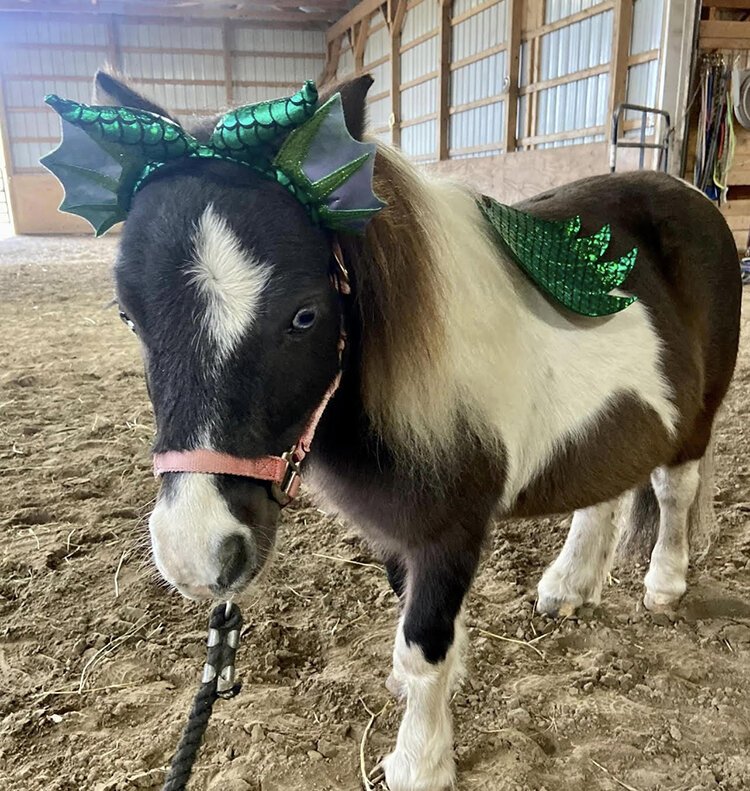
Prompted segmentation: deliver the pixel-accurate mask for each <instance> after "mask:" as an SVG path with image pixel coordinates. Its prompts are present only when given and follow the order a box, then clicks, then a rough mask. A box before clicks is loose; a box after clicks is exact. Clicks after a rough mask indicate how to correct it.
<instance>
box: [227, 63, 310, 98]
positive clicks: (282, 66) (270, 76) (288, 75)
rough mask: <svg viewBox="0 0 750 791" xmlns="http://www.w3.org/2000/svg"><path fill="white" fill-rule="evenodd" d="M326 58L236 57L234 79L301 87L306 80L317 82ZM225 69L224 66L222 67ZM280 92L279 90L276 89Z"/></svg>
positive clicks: (233, 66) (233, 67) (233, 70)
mask: <svg viewBox="0 0 750 791" xmlns="http://www.w3.org/2000/svg"><path fill="white" fill-rule="evenodd" d="M323 65H324V58H323V57H320V58H304V57H299V58H274V57H272V56H269V57H260V58H259V57H253V56H250V55H235V56H234V57H233V58H232V77H233V78H234V79H235V80H246V81H252V82H285V83H288V84H289V85H290V86H291V85H294V86H297V83H299V84H300V85H301V84H302V83H303V82H304V81H305V80H317V79H318V77H319V76H320V73H321V71H322V70H323ZM222 68H223V66H222ZM276 90H277V91H278V90H279V89H278V88H277V89H276Z"/></svg>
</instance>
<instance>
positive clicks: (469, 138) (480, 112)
mask: <svg viewBox="0 0 750 791" xmlns="http://www.w3.org/2000/svg"><path fill="white" fill-rule="evenodd" d="M504 123H505V102H502V101H499V102H495V103H494V104H487V105H484V106H482V107H475V108H473V109H471V110H465V111H463V112H460V113H455V114H453V115H452V116H451V117H450V138H449V145H450V149H451V153H450V156H451V159H454V158H455V157H456V156H457V155H459V154H460V151H459V152H457V153H456V154H454V153H453V152H454V150H455V149H462V148H473V147H475V146H484V145H487V144H489V143H492V142H498V143H499V142H500V141H502V139H503V125H504ZM499 149H500V146H498V148H497V149H493V150H490V151H486V152H485V151H483V152H481V153H482V154H484V155H485V156H492V154H493V153H497V151H499Z"/></svg>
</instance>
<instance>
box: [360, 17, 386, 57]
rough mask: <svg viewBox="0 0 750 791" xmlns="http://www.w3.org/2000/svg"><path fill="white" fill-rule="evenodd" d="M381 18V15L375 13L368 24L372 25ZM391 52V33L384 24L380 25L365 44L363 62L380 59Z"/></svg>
mask: <svg viewBox="0 0 750 791" xmlns="http://www.w3.org/2000/svg"><path fill="white" fill-rule="evenodd" d="M382 19H383V17H382V15H380V14H377V15H376V16H374V17H373V19H372V21H371V22H370V26H371V27H374V26H375V25H376V24H377V23H379V22H381V21H382ZM390 54H391V35H390V33H389V32H388V28H387V27H386V26H383V27H381V28H380V29H379V30H376V31H375V32H374V33H371V34H370V35H369V36H368V38H367V42H366V44H365V64H368V63H372V62H373V61H375V60H380V59H381V58H384V57H386V56H388V55H390Z"/></svg>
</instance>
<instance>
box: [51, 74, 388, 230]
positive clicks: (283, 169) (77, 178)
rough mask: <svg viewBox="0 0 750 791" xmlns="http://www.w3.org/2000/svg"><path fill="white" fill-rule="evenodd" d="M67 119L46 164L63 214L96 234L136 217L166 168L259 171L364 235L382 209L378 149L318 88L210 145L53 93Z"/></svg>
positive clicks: (221, 128) (330, 223) (233, 125)
mask: <svg viewBox="0 0 750 791" xmlns="http://www.w3.org/2000/svg"><path fill="white" fill-rule="evenodd" d="M45 101H46V102H47V104H48V105H50V107H52V109H53V110H55V112H57V113H58V115H59V116H60V118H61V123H62V141H61V143H60V145H59V146H58V147H57V148H56V149H55V150H54V151H53V152H52V153H50V154H48V155H47V156H45V157H43V158H42V160H41V162H42V164H43V165H44V166H45V167H46V168H47V169H48V170H50V171H51V172H52V173H53V174H54V175H55V176H56V177H57V178H58V179H59V181H60V182H61V183H62V185H63V188H64V190H65V198H64V200H63V202H62V204H61V205H60V209H61V211H65V212H69V213H71V214H77V215H79V216H80V217H83V218H84V219H85V220H88V222H90V223H91V225H92V226H93V227H94V230H95V232H96V235H97V236H99V235H100V234H103V233H104V232H105V231H107V230H108V229H109V228H111V227H112V226H113V225H115V224H116V223H118V222H121V221H123V220H124V219H125V218H126V217H127V214H128V211H129V210H130V205H131V202H132V200H133V196H134V195H135V193H136V192H138V190H139V189H141V187H142V186H143V185H144V184H145V183H146V182H147V181H148V179H149V178H150V177H151V176H152V175H153V174H154V173H157V172H158V171H159V170H160V169H161V168H162V167H164V165H166V164H168V163H170V162H174V161H177V160H181V159H182V160H189V159H222V160H228V161H231V162H236V163H238V164H241V165H245V166H248V167H251V168H253V169H254V170H256V171H257V172H259V173H261V174H262V175H264V176H266V177H267V178H269V179H273V180H274V181H276V182H278V183H279V184H281V185H282V186H283V187H285V188H286V189H288V190H289V191H290V192H291V193H292V194H293V195H294V196H295V197H296V198H297V199H298V200H299V201H300V202H301V203H302V204H303V205H304V206H305V208H306V209H307V211H308V213H309V214H310V217H311V218H312V220H313V221H314V222H315V223H317V224H319V225H322V226H324V227H327V228H331V229H332V230H336V231H343V232H350V233H361V232H362V231H363V230H364V227H365V225H366V224H367V222H368V220H369V219H370V218H371V217H373V216H374V215H375V214H376V213H377V212H378V211H380V209H382V208H383V205H384V204H383V203H381V201H379V200H378V198H377V197H376V196H375V195H374V193H373V191H372V177H373V166H374V159H375V145H374V144H371V143H370V144H367V143H360V142H358V141H356V140H354V139H353V138H352V137H351V135H350V134H349V132H348V130H347V128H346V123H345V121H344V112H343V108H342V105H341V96H340V95H339V94H336V95H334V96H332V97H331V98H330V99H329V100H328V101H327V102H326V103H325V104H323V105H322V106H318V92H317V90H316V88H315V84H314V83H313V82H310V81H308V82H306V83H305V85H304V86H303V87H302V89H301V90H300V91H298V92H297V93H295V94H294V96H289V97H287V98H284V99H276V100H274V101H270V102H261V103H259V104H252V105H247V106H245V107H240V108H238V109H236V110H233V111H232V112H230V113H227V114H226V115H224V116H222V118H221V119H220V120H219V122H218V123H217V124H216V127H215V128H214V131H213V133H212V135H211V137H210V139H209V140H208V142H207V143H201V142H199V141H198V140H197V139H196V138H194V137H193V136H192V135H190V134H189V133H188V132H186V131H185V130H184V129H183V128H182V127H181V126H180V125H179V124H178V123H176V122H175V121H172V120H170V119H168V118H163V117H162V116H160V115H156V114H155V113H150V112H146V111H143V110H133V109H130V108H127V107H89V106H87V105H85V104H79V103H77V102H73V101H69V100H67V99H60V98H59V97H57V96H47V97H46V99H45Z"/></svg>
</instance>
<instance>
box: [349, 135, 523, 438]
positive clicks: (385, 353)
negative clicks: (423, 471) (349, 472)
mask: <svg viewBox="0 0 750 791" xmlns="http://www.w3.org/2000/svg"><path fill="white" fill-rule="evenodd" d="M374 187H375V193H376V194H377V195H378V196H379V197H380V198H381V199H382V200H384V201H385V202H386V203H387V208H386V209H384V210H383V211H382V212H381V213H380V214H379V215H378V216H377V217H376V218H375V219H374V220H373V221H372V222H371V224H370V226H369V227H368V230H367V234H366V237H365V240H364V244H363V248H362V251H361V253H360V255H359V256H358V257H357V260H356V261H355V262H354V263H353V268H354V270H355V277H356V288H357V298H356V299H357V308H358V319H359V320H360V323H361V327H360V330H361V344H360V349H361V360H360V361H359V362H360V365H359V374H360V392H361V398H362V403H363V407H364V410H365V412H366V414H367V417H368V419H369V422H370V423H371V425H372V426H373V428H374V429H375V431H376V432H377V434H378V435H379V436H381V437H382V438H383V439H384V441H385V442H386V443H387V444H388V446H389V447H392V448H394V449H395V451H396V452H398V451H399V450H407V451H409V450H413V449H414V448H417V447H418V448H420V449H421V452H423V453H424V452H427V453H428V454H429V453H430V451H434V452H435V453H437V452H445V451H447V450H448V449H449V448H450V446H451V445H452V444H453V442H454V440H455V438H456V435H457V433H458V432H459V430H460V429H465V428H466V426H467V423H468V424H469V426H470V427H472V428H476V431H477V432H479V431H481V430H482V426H480V425H479V423H482V424H484V422H485V421H484V419H482V420H479V419H478V416H477V415H475V414H474V411H475V410H474V407H473V406H472V405H473V403H474V401H475V399H474V397H473V394H471V393H468V392H467V388H469V389H470V388H471V387H472V386H473V382H472V380H473V379H474V378H476V377H475V375H474V373H475V371H476V368H477V366H476V364H472V363H471V361H470V360H469V359H468V358H471V357H474V356H476V355H482V354H483V353H484V350H485V349H487V347H488V344H492V345H493V350H492V355H491V356H492V358H493V360H497V359H498V349H497V345H498V343H499V342H500V343H501V344H502V342H503V341H502V339H504V340H505V341H506V342H508V343H512V338H513V335H514V322H513V314H514V301H513V299H512V294H513V291H514V286H513V282H512V280H513V278H512V275H511V274H509V271H508V269H507V268H506V267H504V266H503V265H502V262H501V260H500V257H499V254H498V252H497V250H496V249H495V247H494V246H493V244H492V242H491V241H490V238H489V236H488V234H487V230H486V226H485V221H484V219H483V217H482V215H481V212H480V211H479V209H478V207H477V206H476V203H475V196H474V195H473V194H472V193H470V192H469V191H468V190H466V189H463V188H461V187H459V186H457V185H455V184H452V183H448V182H444V181H436V180H433V179H430V178H428V177H426V176H424V175H422V174H421V173H420V172H419V171H417V170H416V169H415V168H414V167H413V166H412V165H411V164H409V163H408V162H407V161H406V160H405V159H403V158H402V157H401V156H400V155H399V154H397V153H396V152H395V151H393V150H392V149H388V148H381V149H380V150H379V153H378V157H377V159H376V169H375V182H374ZM503 295H505V297H503ZM488 334H489V335H491V337H488ZM500 357H502V354H500ZM475 418H477V419H476V420H475ZM473 424H477V425H473Z"/></svg>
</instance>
